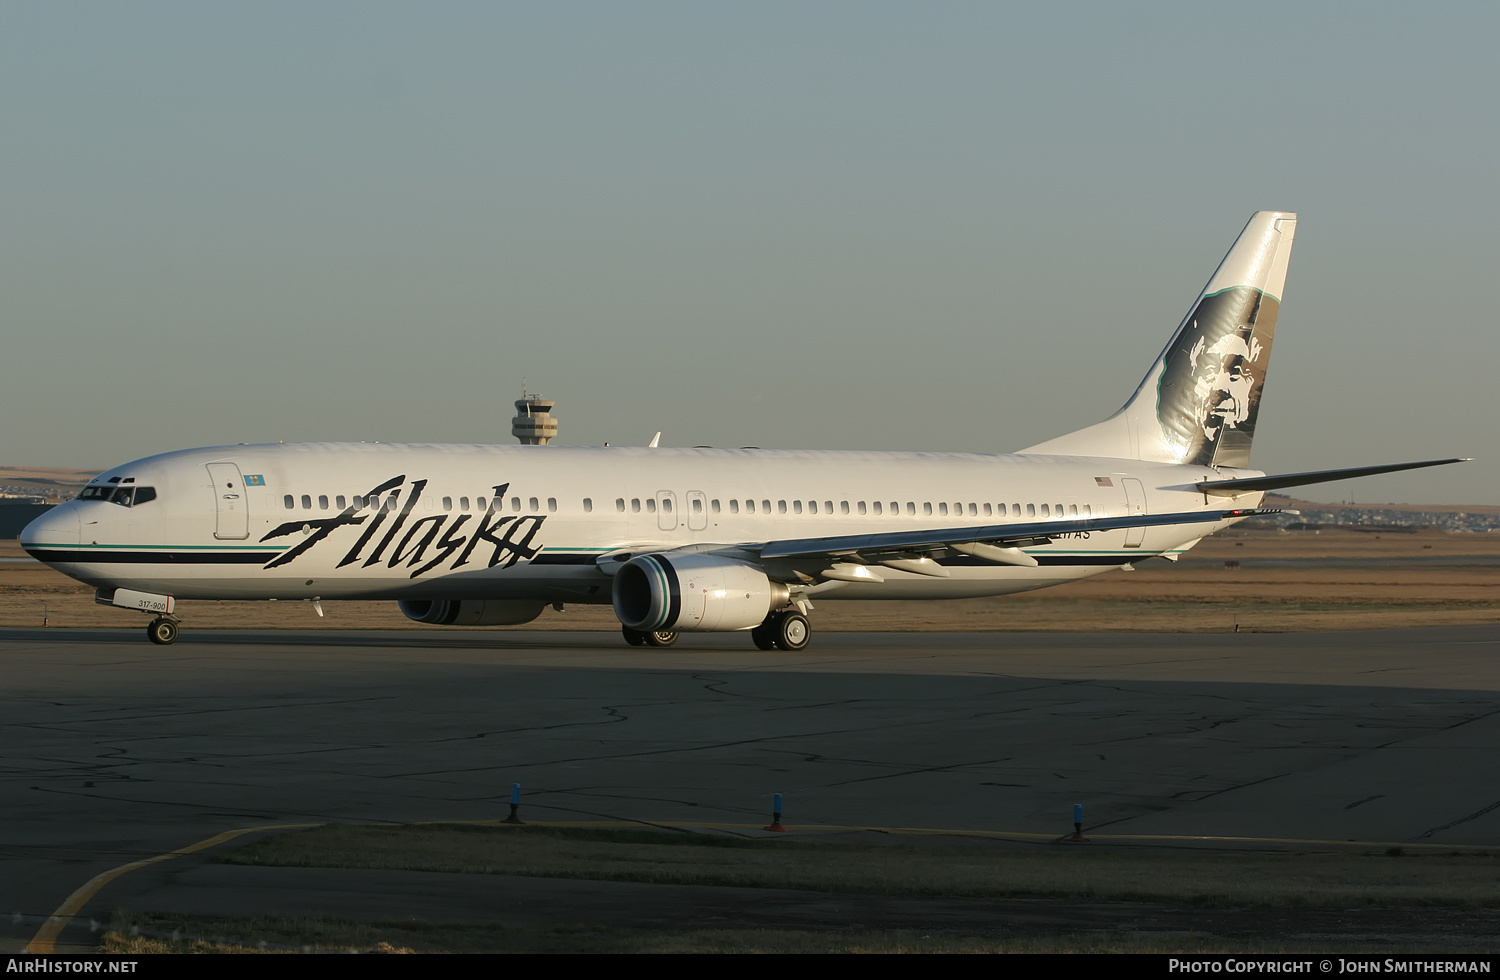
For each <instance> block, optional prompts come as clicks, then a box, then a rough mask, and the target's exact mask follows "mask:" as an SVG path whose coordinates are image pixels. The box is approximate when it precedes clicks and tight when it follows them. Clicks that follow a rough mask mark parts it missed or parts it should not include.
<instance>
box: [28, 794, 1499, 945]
mask: <svg viewBox="0 0 1500 980" xmlns="http://www.w3.org/2000/svg"><path fill="white" fill-rule="evenodd" d="M437 824H458V825H461V826H469V827H504V826H514V824H507V823H506V822H505V821H504V820H417V821H412V822H411V823H410V824H408V826H433V825H437ZM322 826H326V824H321V823H277V824H262V825H261V826H258V827H244V828H242V829H240V830H226V831H225V832H224V833H222V834H215V835H214V836H212V837H209V838H207V839H206V840H201V841H198V843H196V844H189V845H188V846H186V847H182V848H178V849H177V850H175V851H170V852H168V853H166V854H158V855H156V856H155V857H150V858H146V859H144V860H141V861H132V862H130V863H129V864H122V865H120V866H119V867H118V868H112V869H110V870H109V871H104V872H101V873H100V874H97V875H95V876H94V877H92V878H90V879H89V880H88V881H86V882H84V884H83V885H82V886H81V887H80V888H78V889H77V890H76V891H74V892H73V894H71V895H69V896H68V897H67V899H66V900H65V901H64V902H63V903H62V904H61V905H59V906H58V907H57V911H56V912H53V913H52V915H51V916H49V917H48V919H47V921H46V922H44V923H43V924H42V927H41V928H40V929H38V930H37V934H36V936H35V937H33V938H32V940H31V942H30V943H28V944H27V946H26V950H25V952H28V953H51V952H53V947H54V945H55V944H56V942H57V937H58V936H59V935H60V934H61V933H62V931H63V929H64V928H66V927H67V925H68V923H69V922H71V921H72V920H73V917H74V916H75V915H77V914H78V911H79V910H80V909H82V908H83V907H84V905H86V904H88V901H89V900H90V899H91V898H93V897H94V896H95V895H96V894H98V892H99V890H100V889H101V888H103V887H104V886H105V885H107V884H109V883H110V882H112V881H114V880H115V879H116V878H118V877H120V876H121V875H123V874H127V873H129V872H131V871H135V870H137V869H138V868H144V867H146V866H148V865H152V864H157V863H159V862H161V861H169V860H171V859H172V858H175V857H181V856H182V855H184V854H192V853H194V852H195V851H201V850H204V849H205V848H209V847H213V846H215V845H217V844H222V843H224V842H225V841H230V840H234V839H235V838H236V837H243V836H244V835H245V834H254V833H259V832H261V831H268V830H307V829H309V828H311V827H322ZM347 826H366V827H399V826H403V825H402V824H399V823H393V822H390V821H371V822H369V823H365V824H348V825H347ZM525 826H528V827H559V828H567V827H575V828H589V827H626V828H637V829H639V828H648V827H649V828H657V829H663V830H670V829H673V828H676V827H684V828H694V829H698V830H764V829H765V825H764V824H760V823H698V822H680V821H670V822H661V823H654V822H652V821H649V820H528V821H526V823H525ZM786 829H787V831H789V832H796V831H801V832H803V833H818V832H822V833H830V832H838V833H847V832H866V833H877V834H893V835H900V836H907V837H980V838H988V839H991V840H1037V841H1059V840H1063V839H1064V838H1066V837H1067V836H1069V835H1067V834H1038V833H1031V832H1028V831H1004V830H953V829H947V830H945V829H942V828H934V827H865V826H842V825H838V824H787V825H786ZM1089 840H1092V841H1142V842H1157V843H1166V842H1177V843H1185V842H1199V843H1205V844H1215V843H1217V844H1283V845H1299V846H1302V847H1308V846H1315V847H1386V848H1389V847H1400V848H1425V849H1429V850H1446V851H1454V850H1464V851H1475V850H1493V849H1494V847H1493V846H1486V845H1483V844H1413V843H1411V842H1409V841H1360V840H1321V839H1318V838H1308V837H1214V836H1210V835H1199V834H1090V835H1089Z"/></svg>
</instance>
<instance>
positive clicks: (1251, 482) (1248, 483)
mask: <svg viewBox="0 0 1500 980" xmlns="http://www.w3.org/2000/svg"><path fill="white" fill-rule="evenodd" d="M1469 458H1470V457H1467V456H1459V457H1456V458H1454V459H1428V460H1424V461H1422V462H1420V463H1389V464H1387V465H1385V466H1357V467H1355V468H1353V469H1348V470H1312V471H1310V472H1307V473H1282V474H1280V475H1279V476H1251V477H1246V478H1245V479H1243V480H1205V481H1203V482H1202V483H1199V484H1195V485H1196V486H1197V488H1198V489H1199V490H1201V491H1203V492H1204V493H1208V494H1213V495H1214V496H1216V497H1234V496H1237V495H1239V494H1242V493H1250V492H1252V491H1255V490H1280V489H1282V488H1283V487H1305V486H1310V485H1312V484H1314V483H1332V482H1333V481H1335V480H1350V479H1353V478H1354V477H1357V476H1374V475H1375V474H1377V473H1395V472H1397V471H1398V470H1419V469H1421V468H1422V467H1424V466H1446V465H1448V464H1449V463H1466V462H1468V461H1469Z"/></svg>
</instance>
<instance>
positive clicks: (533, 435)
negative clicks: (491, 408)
mask: <svg viewBox="0 0 1500 980" xmlns="http://www.w3.org/2000/svg"><path fill="white" fill-rule="evenodd" d="M556 404H557V402H554V401H548V400H547V399H545V398H543V397H542V396H541V395H528V394H526V391H525V389H524V388H523V389H522V391H521V397H520V398H517V399H516V417H515V418H513V419H511V421H510V434H511V435H513V436H515V437H516V438H517V439H519V440H521V445H523V446H545V445H546V444H547V443H549V442H551V441H552V440H553V439H556V438H557V419H555V418H553V417H552V406H553V405H556Z"/></svg>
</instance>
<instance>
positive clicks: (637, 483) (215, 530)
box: [22, 443, 1261, 603]
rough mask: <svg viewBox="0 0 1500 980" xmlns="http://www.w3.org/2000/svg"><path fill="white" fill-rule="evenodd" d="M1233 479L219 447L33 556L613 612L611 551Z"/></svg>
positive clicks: (652, 457)
mask: <svg viewBox="0 0 1500 980" xmlns="http://www.w3.org/2000/svg"><path fill="white" fill-rule="evenodd" d="M1249 472H1250V471H1237V473H1238V474H1248V473H1249ZM1225 475H1226V474H1225V473H1223V472H1221V471H1216V470H1214V469H1212V468H1210V467H1207V466H1180V465H1171V464H1165V463H1150V462H1142V461H1140V460H1125V459H1103V458H1086V457H1064V456H1042V455H983V454H962V453H898V452H810V451H808V452H803V451H774V450H753V449H738V450H734V449H731V450H725V449H645V448H628V447H619V448H611V447H600V448H573V447H559V446H475V445H421V444H410V445H401V444H383V443H343V444H324V443H306V444H292V445H281V444H277V445H253V446H221V447H214V448H208V449H191V450H185V451H182V452H174V453H167V454H164V455H160V456H152V457H149V458H146V459H142V460H138V461H136V462H133V463H129V464H126V465H124V466H120V467H116V468H115V469H112V470H110V471H108V472H106V473H104V474H102V475H101V476H100V477H98V478H97V479H96V480H95V481H94V482H93V483H92V484H91V485H90V486H91V487H101V486H103V487H114V488H121V487H132V486H133V487H136V488H142V487H149V488H151V489H152V490H154V499H149V500H145V501H143V502H140V503H135V504H134V505H132V506H124V505H122V504H120V503H115V502H112V501H111V500H110V499H107V495H106V494H105V493H104V491H100V492H99V494H98V495H97V496H96V499H78V500H74V501H70V502H68V503H65V504H62V505H60V506H58V507H57V508H54V509H53V510H52V511H51V512H49V513H48V514H47V515H46V516H45V517H43V518H41V519H39V520H38V521H37V522H35V523H33V524H32V525H31V526H30V527H29V528H28V529H27V530H26V532H25V535H24V536H23V540H22V543H23V544H24V546H25V547H26V548H27V549H28V551H31V552H32V553H33V554H36V555H37V556H38V557H40V558H42V559H43V560H45V561H47V562H48V563H50V564H52V565H54V566H55V567H57V568H59V569H61V570H62V571H64V572H66V573H67V574H69V575H71V576H73V577H75V578H77V579H79V580H81V581H84V582H86V583H89V584H91V585H95V586H98V587H100V588H128V589H136V590H141V591H144V592H150V593H161V594H165V595H171V596H175V597H177V598H236V599H269V598H276V599H293V598H298V599H300V598H313V597H321V598H324V599H380V598H391V599H396V598H400V599H509V598H515V599H535V600H541V601H546V602H584V603H607V602H609V601H610V576H609V574H608V560H607V559H606V561H605V562H604V567H601V565H600V564H599V559H600V558H601V557H603V556H608V555H611V554H613V553H619V552H634V553H640V552H645V551H651V550H676V549H690V550H691V549H693V548H698V547H701V548H702V549H703V550H709V549H711V548H723V547H726V546H733V545H736V544H740V543H746V544H752V545H753V544H759V543H765V542H767V541H776V540H786V539H802V538H814V537H832V536H839V535H855V534H865V533H878V532H885V531H902V530H907V529H913V528H951V527H962V526H968V525H994V524H1005V523H1012V522H1013V523H1034V522H1036V521H1038V520H1046V519H1048V518H1051V517H1057V518H1070V519H1077V518H1079V517H1084V516H1090V515H1091V516H1095V517H1107V516H1121V515H1128V514H1131V513H1158V514H1161V513H1166V514H1177V513H1187V512H1198V511H1206V510H1209V509H1215V508H1221V507H1223V506H1224V503H1225V501H1224V500H1223V499H1222V498H1217V499H1206V498H1205V497H1204V495H1203V494H1202V493H1200V492H1198V491H1196V490H1195V489H1194V488H1193V484H1194V483H1195V482H1197V481H1200V480H1205V479H1208V480H1213V479H1221V478H1223V477H1224V476H1225ZM88 492H89V491H85V493H86V494H87V493H88ZM143 496H145V495H143ZM1260 497H1261V494H1259V493H1253V494H1246V495H1245V496H1244V497H1242V498H1240V499H1239V500H1237V501H1236V503H1237V504H1239V505H1242V506H1253V505H1254V504H1255V503H1257V502H1258V501H1259V499H1260ZM1229 523H1232V521H1220V522H1216V523H1201V524H1190V525H1165V526H1154V527H1144V528H1132V529H1121V530H1112V531H1094V532H1083V533H1079V534H1075V535H1072V536H1067V537H1062V538H1058V539H1055V540H1053V541H1052V542H1051V543H1050V544H1042V545H1037V546H1032V547H1027V548H1025V549H1024V550H1025V552H1026V553H1027V554H1029V555H1031V556H1032V557H1033V558H1035V559H1036V560H1037V561H1038V563H1039V564H1038V565H1037V566H1036V567H1020V566H1017V565H1008V564H994V563H991V562H987V561H983V560H980V559H977V558H971V557H968V556H965V555H958V554H954V555H950V556H949V557H946V558H943V559H941V562H942V564H943V565H944V566H945V567H946V569H947V575H946V576H941V577H939V576H934V575H924V574H915V573H910V572H904V571H900V570H896V569H885V570H884V571H883V577H884V581H883V582H879V583H851V584H848V585H847V587H840V588H838V589H836V590H834V591H830V592H829V593H828V597H829V598H957V597H967V596H982V595H1000V594H1004V593H1010V592H1021V591H1026V590H1029V589H1037V588H1042V587H1045V586H1049V585H1055V584H1058V583H1061V582H1067V581H1072V580H1074V579H1078V578H1082V577H1085V576H1088V575H1092V574H1096V573H1098V572H1101V571H1106V570H1108V569H1110V568H1117V567H1120V566H1122V565H1125V564H1128V563H1130V562H1132V561H1136V560H1139V559H1141V558H1145V557H1149V556H1152V555H1166V556H1168V557H1175V556H1176V555H1178V554H1180V553H1181V552H1183V551H1185V550H1186V549H1187V548H1189V547H1191V546H1192V545H1193V544H1194V543H1195V542H1196V541H1197V540H1198V539H1199V538H1201V537H1203V536H1204V535H1206V534H1209V533H1212V532H1213V531H1215V530H1218V529H1220V528H1222V527H1225V526H1227V525H1228V524H1229ZM766 564H767V570H768V572H769V573H771V574H772V576H773V577H777V576H778V574H779V575H780V576H781V577H783V578H785V579H786V580H790V581H795V580H796V579H797V578H798V577H800V576H812V577H816V576H817V574H818V572H819V570H820V569H819V568H818V567H813V565H815V564H817V563H816V562H814V563H813V564H808V563H807V562H806V561H802V562H800V563H799V562H798V561H796V560H787V561H784V562H782V563H780V564H777V563H774V562H767V563H766ZM803 565H806V566H807V567H802V566H803Z"/></svg>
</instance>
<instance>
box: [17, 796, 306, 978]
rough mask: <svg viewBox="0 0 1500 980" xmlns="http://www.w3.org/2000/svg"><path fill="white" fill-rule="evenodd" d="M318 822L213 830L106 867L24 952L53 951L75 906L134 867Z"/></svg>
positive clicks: (62, 907)
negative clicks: (199, 837) (176, 845)
mask: <svg viewBox="0 0 1500 980" xmlns="http://www.w3.org/2000/svg"><path fill="white" fill-rule="evenodd" d="M319 826H322V825H321V824H315V823H277V824H265V825H263V826H260V827H245V828H243V829H241V830H226V831H225V832H224V833H222V834H215V835H214V836H212V837H210V838H208V839H207V840H200V841H199V842H198V843H196V844H189V845H188V846H187V847H181V848H178V849H177V850H175V851H169V852H168V853H166V854H158V855H156V857H149V858H146V859H145V860H142V861H132V862H130V863H129V864H122V865H120V866H119V867H118V868H111V869H110V870H108V871H103V872H100V873H99V874H96V875H94V877H92V878H90V879H89V880H88V881H86V882H84V883H83V885H82V886H81V887H80V888H78V889H77V890H76V891H74V892H73V894H71V895H69V896H68V897H67V898H66V899H65V900H64V901H63V903H62V904H61V905H59V906H58V907H57V911H56V912H53V913H52V914H51V915H50V916H48V917H47V921H46V922H44V923H42V927H41V928H40V929H38V930H37V932H36V935H35V936H33V937H32V939H31V942H29V943H27V944H26V950H25V952H28V953H51V952H54V946H55V944H56V943H57V937H58V936H59V935H60V934H61V933H62V931H63V929H64V928H66V927H67V925H68V923H69V922H72V921H73V916H75V915H77V914H78V910H79V909H81V908H83V907H84V906H85V905H86V904H88V901H89V899H91V898H93V897H94V896H95V895H96V894H98V892H99V889H101V888H103V887H104V886H105V885H107V884H109V883H110V882H111V881H114V880H115V879H116V878H118V877H120V876H121V875H123V874H126V873H128V872H131V871H135V870H136V869H137V868H144V867H146V866H147V865H151V864H157V863H159V862H161V861H170V860H171V859H172V858H175V857H181V856H182V855H184V854H192V853H193V852H194V851H201V850H203V849H204V848H208V847H213V846H214V845H215V844H222V843H224V842H225V841H227V840H234V839H235V838H236V837H243V836H244V835H245V834H253V833H255V832H257V831H261V830H306V829H307V828H308V827H319Z"/></svg>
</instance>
